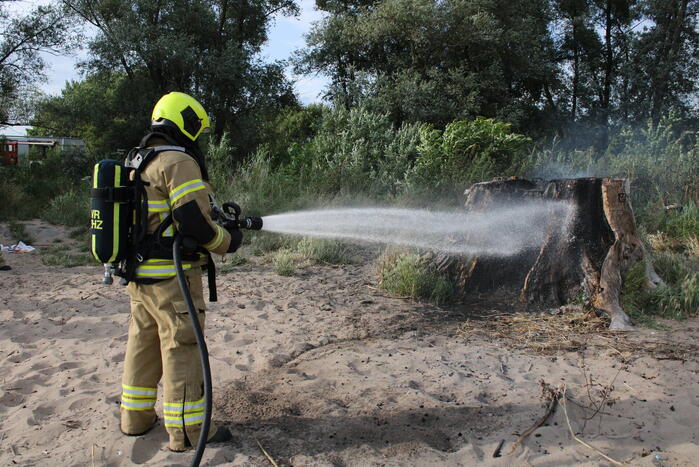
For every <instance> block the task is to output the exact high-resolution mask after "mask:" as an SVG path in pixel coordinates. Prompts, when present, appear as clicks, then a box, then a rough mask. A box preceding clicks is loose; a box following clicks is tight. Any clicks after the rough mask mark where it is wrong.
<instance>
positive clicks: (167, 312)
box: [120, 92, 242, 452]
mask: <svg viewBox="0 0 699 467" xmlns="http://www.w3.org/2000/svg"><path fill="white" fill-rule="evenodd" d="M208 131H209V118H208V116H207V114H206V111H205V110H204V108H203V107H202V106H201V104H200V103H199V102H197V101H196V100H195V99H194V98H193V97H191V96H189V95H187V94H184V93H179V92H171V93H169V94H166V95H165V96H163V97H162V98H161V99H160V100H159V101H158V103H157V104H156V105H155V107H154V109H153V115H152V119H151V133H149V134H148V135H146V136H145V137H144V138H143V139H142V140H141V144H140V146H141V147H157V146H163V145H168V146H181V147H182V148H184V149H183V150H168V151H164V152H161V153H159V154H158V156H157V157H156V158H155V159H154V160H153V161H152V162H151V163H149V164H148V166H147V167H146V169H145V170H144V171H143V174H142V179H143V180H144V181H145V182H147V186H146V192H147V195H148V233H149V234H150V235H149V236H147V237H146V239H147V240H148V239H150V240H153V239H152V238H151V237H153V236H154V235H157V236H159V237H160V236H162V237H164V238H165V239H168V238H169V239H170V243H169V244H170V245H171V244H172V237H173V234H174V231H173V227H174V229H176V230H177V232H179V234H180V235H182V236H183V237H189V238H190V239H194V240H196V243H197V244H198V246H199V247H200V250H199V252H198V253H190V254H189V256H185V260H186V261H184V263H183V267H184V269H185V274H186V277H187V281H188V283H189V287H190V289H191V293H192V298H193V300H194V304H195V306H196V307H197V309H198V310H199V322H200V323H201V325H202V328H203V327H204V317H205V312H204V310H205V305H204V296H203V291H202V277H201V276H202V273H201V269H202V268H201V267H202V266H203V265H204V263H205V262H206V258H207V255H205V254H202V253H201V251H205V250H208V251H209V252H211V253H217V254H225V253H227V252H233V251H235V250H236V249H237V248H238V246H240V243H241V240H242V234H241V232H240V231H239V230H238V229H235V228H233V229H231V230H230V231H228V230H226V229H225V228H223V227H221V226H219V225H217V224H215V223H214V222H213V221H212V220H211V217H210V212H211V201H212V200H213V198H212V197H211V187H210V185H209V184H208V174H207V171H206V163H205V160H204V156H203V154H202V151H201V150H200V148H199V145H198V142H199V141H200V137H201V135H202V134H203V133H206V132H208ZM168 216H172V220H173V224H174V225H172V226H170V227H168V228H167V229H164V230H163V229H162V228H160V229H158V227H159V226H161V224H162V223H163V221H164V220H165V219H167V217H168ZM163 225H166V224H163ZM156 230H158V232H157V233H156ZM163 243H167V242H163ZM166 250H167V249H166V248H163V249H161V252H152V253H151V254H149V255H148V258H147V259H145V260H144V261H143V262H142V263H140V264H139V266H138V267H137V269H136V278H135V280H134V281H132V282H130V283H129V285H128V293H129V296H130V298H131V317H130V324H129V334H128V342H127V345H126V356H125V360H124V375H123V380H122V393H121V409H120V411H121V431H122V432H123V433H124V434H126V435H131V436H139V435H142V434H145V433H146V432H148V431H149V430H150V429H151V428H152V427H153V426H154V425H155V424H156V422H157V417H156V414H155V401H156V398H157V386H158V382H159V381H160V380H161V378H162V381H163V418H164V422H165V428H166V430H167V432H168V434H169V437H170V442H169V448H170V450H172V451H176V452H182V451H185V450H187V449H189V448H190V447H192V446H193V445H196V443H197V440H198V439H199V430H200V427H201V423H202V422H203V419H204V393H203V382H202V368H201V362H200V360H199V354H198V348H197V344H196V338H195V334H194V329H193V326H192V323H191V320H190V318H189V315H188V313H187V308H186V306H185V302H184V299H183V297H182V293H181V291H180V288H179V285H178V283H177V279H176V278H175V266H174V264H173V260H172V253H171V251H170V253H169V255H168V253H167V251H166ZM187 259H188V261H187ZM230 439H232V436H231V433H230V431H228V430H227V429H226V428H224V427H220V428H216V426H215V425H214V424H213V423H212V424H211V429H210V431H209V434H208V442H221V441H228V440H230Z"/></svg>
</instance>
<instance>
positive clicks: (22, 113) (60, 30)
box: [0, 0, 71, 127]
mask: <svg viewBox="0 0 699 467" xmlns="http://www.w3.org/2000/svg"><path fill="white" fill-rule="evenodd" d="M11 1H12V0H0V127H2V126H7V125H26V124H27V122H28V120H29V118H30V116H31V101H32V99H33V97H34V96H35V95H36V94H37V90H36V88H35V85H36V84H37V83H39V82H41V81H43V80H45V79H46V76H45V74H44V70H45V67H46V61H45V60H44V58H43V57H42V54H45V53H48V54H59V53H61V52H64V51H66V50H67V49H68V48H69V47H70V45H71V29H70V24H69V22H68V21H67V18H66V15H65V14H64V13H63V12H62V11H61V9H60V8H58V7H55V6H38V7H36V8H34V9H33V10H31V11H30V12H28V13H26V14H14V15H13V14H10V12H9V8H8V4H9V3H11Z"/></svg>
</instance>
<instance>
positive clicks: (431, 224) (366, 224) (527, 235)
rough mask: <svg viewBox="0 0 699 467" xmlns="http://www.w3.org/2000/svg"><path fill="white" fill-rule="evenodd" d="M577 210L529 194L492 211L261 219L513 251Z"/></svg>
mask: <svg viewBox="0 0 699 467" xmlns="http://www.w3.org/2000/svg"><path fill="white" fill-rule="evenodd" d="M573 211H574V207H573V205H572V204H571V203H568V202H563V201H554V200H527V201H524V202H518V203H513V204H508V205H501V206H498V208H493V209H490V210H487V211H464V210H461V211H431V210H426V209H398V208H380V207H365V208H338V209H321V210H309V211H297V212H291V213H284V214H276V215H271V216H265V217H264V225H262V219H260V225H261V226H262V230H265V231H269V232H276V233H281V234H295V235H304V236H309V237H321V238H339V239H346V240H351V241H360V242H373V243H383V244H396V245H402V246H409V247H415V248H423V249H430V250H435V251H441V252H445V253H451V254H460V255H477V256H489V257H507V256H512V255H516V254H518V253H520V252H522V251H524V250H528V249H531V248H539V247H540V246H541V245H542V244H543V242H544V239H545V237H546V234H547V233H548V232H549V231H551V230H559V231H562V232H565V231H566V229H567V226H568V219H569V218H570V214H571V213H572V212H573Z"/></svg>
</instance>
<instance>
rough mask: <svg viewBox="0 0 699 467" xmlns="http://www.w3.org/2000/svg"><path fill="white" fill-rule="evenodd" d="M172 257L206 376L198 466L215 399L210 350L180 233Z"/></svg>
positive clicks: (196, 452)
mask: <svg viewBox="0 0 699 467" xmlns="http://www.w3.org/2000/svg"><path fill="white" fill-rule="evenodd" d="M172 258H173V260H174V263H175V269H176V271H177V281H178V282H179V284H180V290H181V291H182V296H183V297H184V301H185V304H186V305H187V311H188V312H189V317H190V319H191V320H192V326H193V327H194V335H195V336H196V339H197V346H198V347H199V357H200V358H201V368H202V373H203V376H204V399H205V408H204V422H203V423H202V424H201V431H200V432H199V440H198V441H197V446H196V451H195V453H194V459H192V464H191V466H192V467H198V466H199V463H200V462H201V458H202V456H203V455H204V449H206V441H207V438H208V436H209V427H210V426H211V406H212V400H213V399H212V391H211V367H210V366H209V351H208V349H207V348H206V341H205V340H204V333H203V332H202V329H201V325H200V324H199V310H197V308H196V307H195V306H194V300H192V293H191V292H190V290H189V285H188V284H187V277H186V276H185V274H184V268H183V267H182V236H181V235H180V234H176V235H175V242H174V243H173V245H172Z"/></svg>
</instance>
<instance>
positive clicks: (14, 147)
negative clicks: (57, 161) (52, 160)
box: [0, 135, 86, 165]
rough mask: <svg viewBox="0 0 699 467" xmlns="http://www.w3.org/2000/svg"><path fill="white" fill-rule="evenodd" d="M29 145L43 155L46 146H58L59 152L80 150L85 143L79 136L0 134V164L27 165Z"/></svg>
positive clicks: (83, 147)
mask: <svg viewBox="0 0 699 467" xmlns="http://www.w3.org/2000/svg"><path fill="white" fill-rule="evenodd" d="M31 147H35V148H39V149H40V151H41V152H42V156H45V154H46V150H47V149H48V148H55V147H58V148H59V150H60V151H61V152H82V151H84V150H85V147H86V144H85V141H83V140H81V139H80V138H66V137H60V136H59V137H52V136H13V135H0V164H1V165H28V164H29V162H30V161H29V148H31ZM43 158H44V157H42V159H43Z"/></svg>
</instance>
